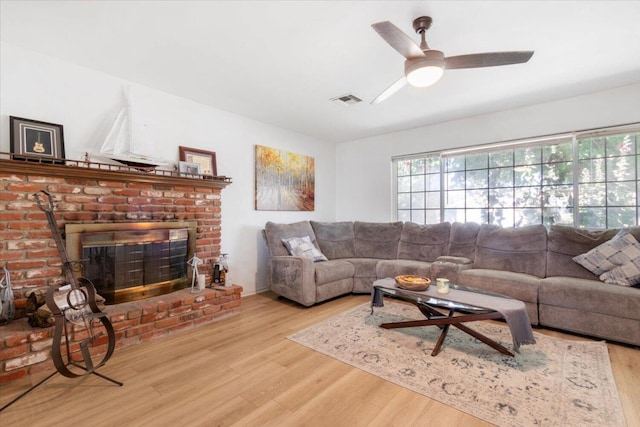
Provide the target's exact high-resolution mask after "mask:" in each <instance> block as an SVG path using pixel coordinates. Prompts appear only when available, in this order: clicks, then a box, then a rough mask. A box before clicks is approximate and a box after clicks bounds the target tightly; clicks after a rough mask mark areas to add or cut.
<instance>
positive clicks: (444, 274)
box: [431, 257, 473, 283]
mask: <svg viewBox="0 0 640 427" xmlns="http://www.w3.org/2000/svg"><path fill="white" fill-rule="evenodd" d="M440 258H459V257H440ZM440 258H438V260H437V261H436V262H434V263H433V264H431V279H432V280H435V279H437V278H445V279H449V281H450V282H452V283H456V282H457V281H458V273H460V272H461V271H463V270H469V269H470V268H473V263H472V262H471V260H470V259H469V258H460V260H459V261H464V260H468V261H469V262H453V261H443V260H441V259H440Z"/></svg>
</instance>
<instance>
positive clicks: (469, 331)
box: [453, 323, 515, 357]
mask: <svg viewBox="0 0 640 427" xmlns="http://www.w3.org/2000/svg"><path fill="white" fill-rule="evenodd" d="M453 326H455V327H456V328H458V329H460V330H461V331H463V332H465V333H467V334H469V335H471V336H472V337H474V338H476V339H478V340H480V341H482V342H483V343H485V344H486V345H488V346H489V347H491V348H495V349H496V350H498V351H499V352H500V353H502V354H506V355H507V356H511V357H513V356H515V355H514V354H513V353H512V352H511V351H510V350H509V349H507V348H506V347H504V346H502V345H500V344H499V343H497V342H495V341H494V340H492V339H491V338H489V337H487V336H485V335H482V334H481V333H480V332H476V331H474V330H473V329H471V328H468V327H466V326H465V325H462V324H460V323H454V324H453Z"/></svg>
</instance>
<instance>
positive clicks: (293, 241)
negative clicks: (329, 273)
mask: <svg viewBox="0 0 640 427" xmlns="http://www.w3.org/2000/svg"><path fill="white" fill-rule="evenodd" d="M282 243H284V245H285V246H286V248H287V250H288V251H289V253H290V254H291V255H293V256H303V257H306V258H311V259H312V260H313V262H318V261H326V260H327V257H326V256H324V255H323V254H322V252H320V249H318V248H316V247H315V246H314V245H313V243H311V238H310V237H309V236H304V237H290V238H288V239H282Z"/></svg>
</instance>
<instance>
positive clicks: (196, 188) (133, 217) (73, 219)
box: [0, 172, 221, 317]
mask: <svg viewBox="0 0 640 427" xmlns="http://www.w3.org/2000/svg"><path fill="white" fill-rule="evenodd" d="M168 181H170V180H168ZM180 181H184V180H180ZM193 181H194V185H189V186H185V185H184V183H183V182H181V183H180V184H178V185H171V184H154V183H145V182H118V181H112V180H104V181H101V180H95V179H78V178H71V179H65V178H61V177H52V176H42V175H28V174H6V173H2V172H0V265H3V264H5V263H6V265H7V268H8V269H9V271H10V273H11V283H12V285H13V289H14V292H15V297H16V301H15V305H16V309H17V317H22V316H23V315H24V307H25V303H26V295H27V293H28V292H30V291H31V290H32V289H34V288H38V287H46V286H48V285H50V284H58V283H60V282H61V281H62V280H63V274H62V269H61V267H62V266H61V264H62V261H61V259H60V256H59V254H58V251H57V249H56V245H55V241H54V240H53V238H52V235H51V230H50V229H49V225H48V223H47V220H46V216H45V214H44V212H42V211H41V210H40V209H39V208H38V206H37V204H36V202H35V200H34V198H33V193H35V192H37V191H40V190H46V191H48V192H49V193H51V195H52V196H53V197H54V199H55V200H56V204H57V207H56V210H55V217H56V221H57V223H58V226H59V227H60V229H61V231H64V224H66V223H97V222H134V221H172V220H176V221H177V220H191V221H193V220H195V221H197V240H196V253H197V255H198V257H199V258H201V259H203V260H204V264H203V266H202V267H201V270H200V272H201V273H205V274H210V270H211V265H212V264H211V263H212V261H215V260H216V259H217V257H218V255H219V253H220V237H221V228H220V227H221V200H220V196H221V190H220V188H212V187H208V186H205V185H202V181H199V180H195V179H194V180H193Z"/></svg>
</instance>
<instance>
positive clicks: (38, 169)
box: [0, 153, 232, 189]
mask: <svg viewBox="0 0 640 427" xmlns="http://www.w3.org/2000/svg"><path fill="white" fill-rule="evenodd" d="M3 154H7V153H0V155H3ZM0 171H1V172H3V173H16V174H31V175H42V176H52V177H62V178H66V179H69V178H71V179H73V178H78V179H95V180H103V181H127V182H143V183H148V184H171V185H188V186H193V185H194V181H197V185H198V186H199V187H209V188H219V189H222V188H225V187H226V186H227V185H229V184H231V182H232V180H231V178H230V177H227V176H213V177H212V176H204V175H196V174H194V175H189V176H183V175H182V174H180V173H179V172H174V171H169V170H160V169H153V170H148V171H147V170H136V169H135V168H132V167H128V166H120V165H112V164H107V163H97V162H85V161H81V160H65V161H64V164H52V163H44V162H33V161H26V160H11V159H0Z"/></svg>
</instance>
